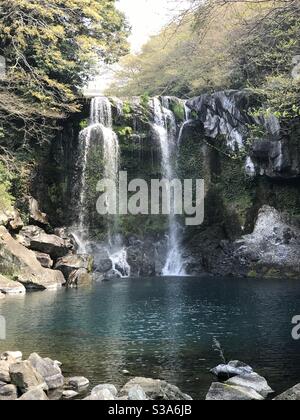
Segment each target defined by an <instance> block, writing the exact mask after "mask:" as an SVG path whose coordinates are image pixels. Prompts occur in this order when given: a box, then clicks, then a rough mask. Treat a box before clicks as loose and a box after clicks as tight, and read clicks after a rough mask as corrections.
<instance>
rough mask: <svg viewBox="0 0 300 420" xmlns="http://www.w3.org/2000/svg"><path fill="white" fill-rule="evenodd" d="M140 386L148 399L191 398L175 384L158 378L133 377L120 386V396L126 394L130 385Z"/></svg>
mask: <svg viewBox="0 0 300 420" xmlns="http://www.w3.org/2000/svg"><path fill="white" fill-rule="evenodd" d="M136 385H138V386H139V387H141V388H142V389H143V390H144V392H145V394H146V396H147V398H148V399H150V400H192V398H191V397H190V396H189V395H187V394H184V393H183V392H181V391H180V389H179V388H177V386H175V385H171V384H169V383H168V382H166V381H162V380H160V379H150V378H133V379H131V380H130V381H129V382H127V384H126V385H125V386H124V387H123V388H122V390H121V393H120V396H126V395H128V392H129V391H130V389H131V388H132V387H135V386H136Z"/></svg>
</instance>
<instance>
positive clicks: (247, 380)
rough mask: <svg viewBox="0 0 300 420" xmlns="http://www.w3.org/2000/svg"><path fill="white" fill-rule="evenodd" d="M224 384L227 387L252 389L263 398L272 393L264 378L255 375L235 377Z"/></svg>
mask: <svg viewBox="0 0 300 420" xmlns="http://www.w3.org/2000/svg"><path fill="white" fill-rule="evenodd" d="M225 383H226V384H227V385H233V386H242V387H245V388H251V389H254V391H256V392H257V393H258V394H260V395H261V396H262V397H264V398H267V396H268V395H269V394H272V393H273V392H274V391H273V389H272V388H271V387H269V385H268V382H267V381H266V380H265V378H263V377H262V376H259V375H258V374H257V373H250V374H249V375H244V376H235V377H234V378H231V379H229V380H228V381H226V382H225Z"/></svg>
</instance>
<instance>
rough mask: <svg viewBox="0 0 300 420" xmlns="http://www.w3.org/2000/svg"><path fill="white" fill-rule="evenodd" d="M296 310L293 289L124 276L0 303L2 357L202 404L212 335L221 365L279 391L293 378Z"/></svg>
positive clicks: (298, 366) (299, 358) (299, 301)
mask: <svg viewBox="0 0 300 420" xmlns="http://www.w3.org/2000/svg"><path fill="white" fill-rule="evenodd" d="M299 310H300V288H299V285H298V283H297V282H288V281H286V280H285V281H281V282H280V281H268V282H261V281H256V280H251V281H248V280H234V279H213V278H200V279H194V278H181V279H179V278H175V279H174V278H173V279H172V278H169V279H168V278H156V279H126V280H120V281H116V282H111V283H104V284H95V285H93V286H92V287H91V288H90V289H81V290H61V291H57V292H37V293H33V294H28V295H26V296H25V297H23V298H21V299H20V298H8V299H6V300H4V301H1V303H0V315H3V316H5V317H6V320H7V340H6V341H5V342H4V341H0V350H1V351H2V350H3V351H4V350H7V349H10V350H16V349H20V350H22V351H23V352H24V353H25V355H26V356H27V355H29V354H30V353H31V352H32V351H37V352H39V353H40V354H41V355H43V356H50V357H52V358H55V359H59V360H61V361H62V362H63V364H64V370H65V373H66V374H76V375H77V374H78V375H84V376H87V377H88V378H90V379H91V380H92V383H93V384H98V383H101V382H107V381H109V382H113V383H116V384H119V385H122V384H123V383H124V382H125V381H126V380H127V379H128V378H127V377H124V375H123V374H122V370H123V369H126V370H129V371H130V373H131V374H132V375H138V376H151V377H159V378H163V379H166V380H168V381H170V382H172V383H174V384H177V385H178V386H179V387H181V388H182V390H183V391H185V392H189V393H191V394H192V395H193V396H194V397H197V398H199V397H203V396H204V394H205V392H206V391H207V389H208V387H209V384H210V382H211V379H212V378H211V377H210V374H209V372H208V370H209V368H210V367H212V366H214V365H216V364H218V363H219V362H220V356H219V354H218V353H217V352H215V351H214V350H213V339H214V338H216V339H218V340H219V342H220V343H221V345H222V347H223V350H224V353H225V356H226V357H227V358H228V359H242V360H244V361H246V362H248V363H250V364H252V365H253V366H254V367H255V368H256V369H257V370H258V371H259V372H261V373H262V374H264V375H266V376H267V378H268V379H269V380H270V383H271V385H272V386H273V387H274V388H275V389H276V390H278V391H281V390H283V389H284V388H287V387H289V386H292V385H294V384H295V383H298V382H299V378H300V363H299V362H300V352H299V346H300V343H299V342H295V341H293V340H292V339H291V319H292V317H293V315H295V314H296V313H298V312H299Z"/></svg>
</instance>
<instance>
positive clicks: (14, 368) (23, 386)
mask: <svg viewBox="0 0 300 420" xmlns="http://www.w3.org/2000/svg"><path fill="white" fill-rule="evenodd" d="M9 372H10V377H11V382H12V384H13V385H16V387H17V388H18V389H19V390H20V391H21V392H22V393H23V394H24V393H25V392H27V391H29V390H30V389H31V388H40V389H42V390H47V389H48V386H47V384H46V382H45V380H44V378H43V377H42V375H40V374H39V373H38V372H37V370H36V369H34V367H33V366H32V364H31V363H30V362H29V361H24V362H18V363H14V364H12V365H10V367H9Z"/></svg>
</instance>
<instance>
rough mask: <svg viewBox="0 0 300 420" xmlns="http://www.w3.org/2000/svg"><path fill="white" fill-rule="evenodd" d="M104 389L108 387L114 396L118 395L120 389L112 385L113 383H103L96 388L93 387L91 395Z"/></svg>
mask: <svg viewBox="0 0 300 420" xmlns="http://www.w3.org/2000/svg"><path fill="white" fill-rule="evenodd" d="M103 389H108V390H109V392H110V393H111V394H112V395H113V396H114V397H116V396H117V394H118V390H117V388H116V387H115V386H114V385H112V384H101V385H97V386H95V388H93V389H92V392H91V395H92V396H93V395H94V394H97V393H98V392H99V391H103Z"/></svg>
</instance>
